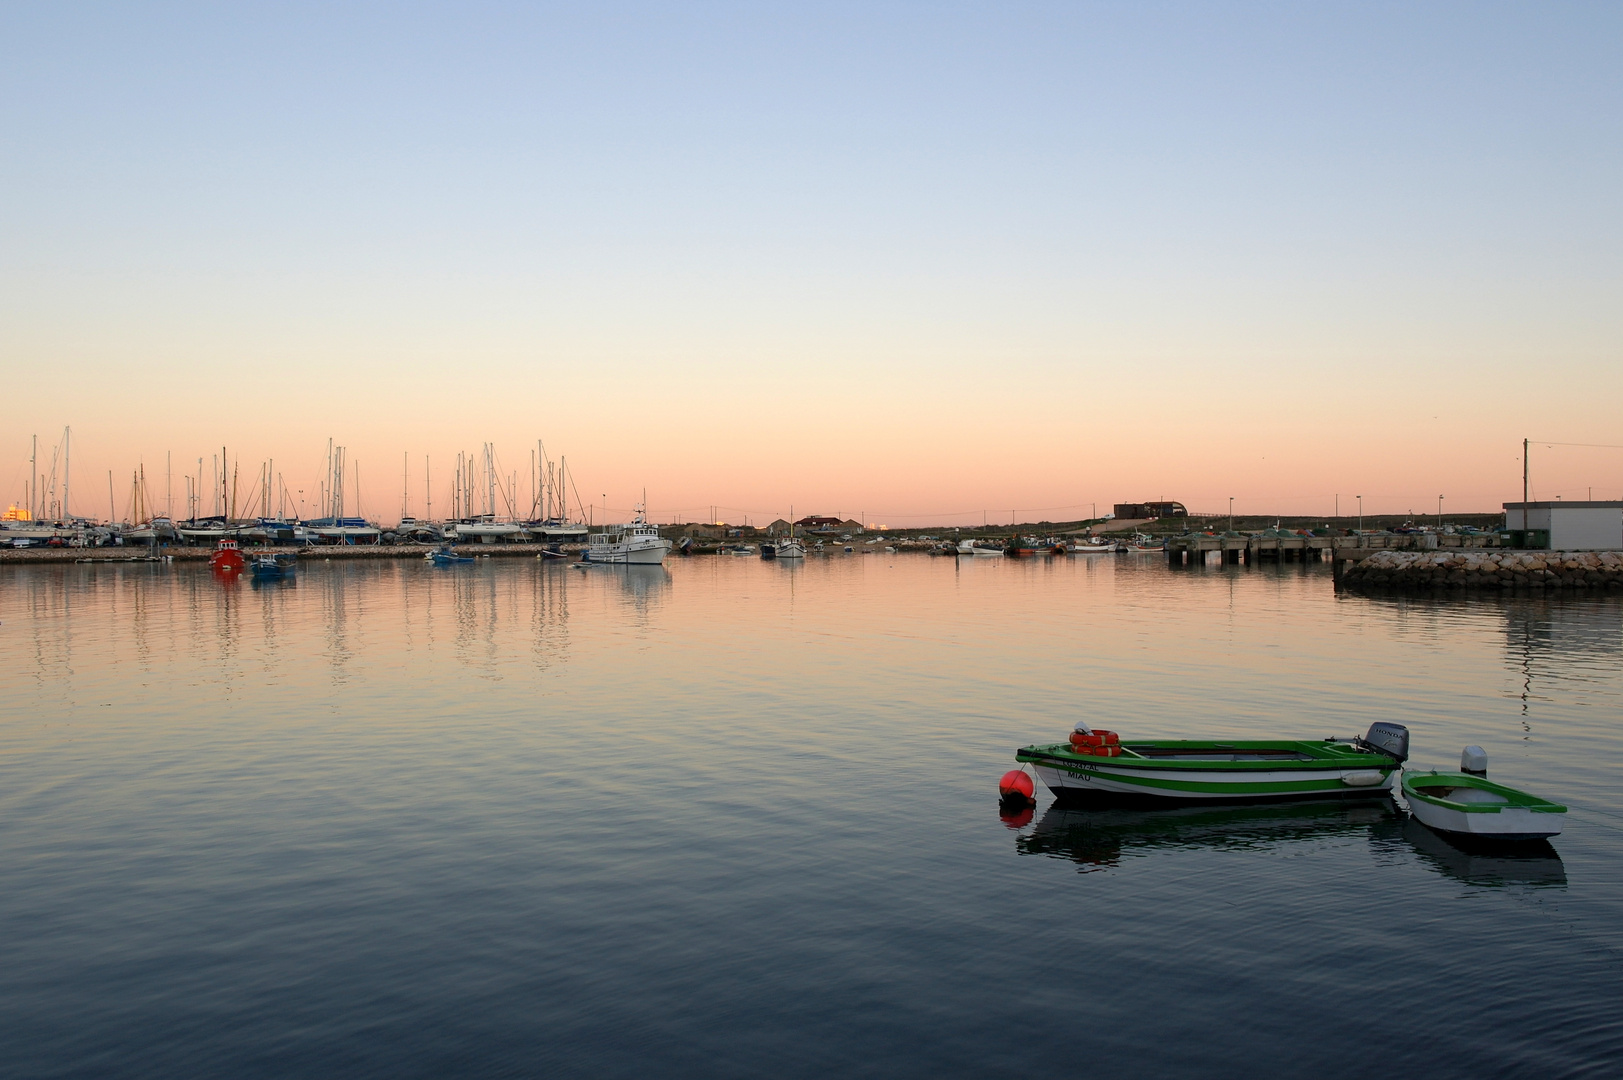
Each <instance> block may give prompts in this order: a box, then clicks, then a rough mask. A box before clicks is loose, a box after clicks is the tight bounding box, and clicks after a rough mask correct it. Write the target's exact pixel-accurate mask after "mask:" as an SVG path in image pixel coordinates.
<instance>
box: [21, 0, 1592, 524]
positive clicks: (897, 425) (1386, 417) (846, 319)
mask: <svg viewBox="0 0 1623 1080" xmlns="http://www.w3.org/2000/svg"><path fill="white" fill-rule="evenodd" d="M1620 40H1623V7H1620V6H1618V5H1616V4H1562V3H1538V4H1531V3H1529V4H1492V3H1460V4H1446V3H1436V4H1424V3H1421V4H1416V3H1401V4H1389V5H1383V4H1379V3H1355V4H1333V3H1325V4H1299V3H1282V4H1240V3H1190V4H1176V3H1160V4H1158V3H1135V4H1122V3H1087V2H1080V0H1073V2H1067V3H1055V4H1046V3H1013V4H951V3H941V2H931V3H917V4H914V3H872V2H868V3H860V4H855V3H854V4H839V3H819V4H806V5H787V4H774V5H767V4H722V3H691V4H675V3H666V4H641V3H606V4H597V5H582V4H559V5H547V4H541V3H526V4H512V5H502V4H494V5H493V4H478V3H458V4H439V5H417V4H409V3H389V4H381V3H379V4H353V3H352V4H333V3H320V4H299V3H280V4H262V5H218V4H196V5H169V4H161V3H146V4H140V5H135V4H108V5H97V4H91V3H85V4H71V5H66V4H30V3H16V2H9V0H8V2H4V3H0V393H3V399H4V402H5V405H4V416H5V417H6V422H5V423H4V424H3V425H0V485H4V486H3V487H0V501H21V500H22V499H23V498H24V493H25V487H26V484H27V478H28V474H29V472H30V466H29V455H30V452H31V446H32V437H33V436H36V435H37V436H38V437H39V440H40V443H41V444H42V446H44V447H45V448H46V450H45V455H44V456H46V457H48V456H49V449H50V448H51V447H54V446H56V445H57V444H58V443H59V442H60V440H61V438H62V431H63V429H64V428H66V427H71V429H72V432H73V435H72V468H73V473H72V492H71V509H72V510H73V511H74V512H76V513H84V514H91V515H95V516H107V515H108V513H109V510H110V509H111V510H112V512H113V513H114V516H124V515H126V514H127V513H128V512H129V505H128V504H129V490H130V477H131V475H132V472H133V470H135V469H136V468H138V467H141V466H144V467H145V469H146V473H147V476H148V480H149V484H150V485H151V486H153V487H154V488H155V489H156V490H158V491H159V492H160V493H161V491H162V481H161V480H155V479H154V478H155V477H161V476H162V474H163V472H164V461H165V455H166V454H167V455H169V456H170V458H171V459H172V460H173V462H174V465H173V467H172V469H173V473H174V475H175V476H176V479H175V480H174V482H173V488H172V490H174V491H175V492H177V494H176V496H175V498H176V509H177V511H182V510H183V507H182V506H181V503H182V497H181V496H180V495H179V494H178V493H179V492H180V491H182V490H183V483H182V481H181V480H180V479H179V476H180V475H181V474H182V473H183V472H187V471H190V472H195V471H196V462H197V459H198V458H199V457H202V458H203V459H204V461H205V464H204V469H205V471H210V470H211V469H212V465H211V464H209V459H210V457H211V456H212V455H215V454H219V453H220V452H221V448H222V447H224V448H225V453H226V456H227V457H228V459H230V460H231V461H232V462H233V463H234V464H235V465H236V467H237V469H238V473H239V475H240V476H242V477H244V478H245V479H244V481H243V482H244V484H245V485H246V484H247V483H248V481H247V480H246V478H247V477H250V476H253V477H257V476H258V475H259V472H260V470H261V468H262V467H263V465H264V463H266V462H268V461H271V460H274V462H275V469H276V471H277V472H278V473H280V474H281V476H282V477H283V483H284V484H285V485H286V487H287V489H288V490H289V491H290V492H294V491H304V492H306V495H305V496H304V497H305V498H306V499H307V505H306V507H305V509H306V510H307V512H311V513H313V512H314V510H315V508H314V505H313V504H314V502H315V492H316V491H317V490H318V484H319V483H320V479H321V474H322V472H323V470H324V468H325V462H326V455H327V446H328V441H329V440H333V441H334V442H335V443H337V444H339V445H343V446H345V447H346V448H347V454H348V460H349V461H350V462H351V464H352V465H355V466H358V468H359V470H360V479H359V490H360V492H361V499H362V510H363V512H364V513H365V514H366V515H367V516H369V517H373V518H376V519H379V520H384V521H392V520H394V518H395V517H396V516H397V515H398V514H399V513H400V511H401V508H402V501H403V498H404V503H405V507H406V509H407V510H408V511H409V512H412V513H416V514H422V513H423V512H424V511H425V509H426V505H425V499H424V487H425V481H424V476H425V469H426V475H427V476H429V477H432V486H433V500H434V512H435V514H436V516H440V515H442V514H443V513H444V512H445V510H446V509H448V504H449V497H450V485H451V472H452V463H453V462H454V461H455V459H456V455H457V454H458V453H459V452H466V453H471V454H474V455H482V450H481V448H482V446H483V445H484V444H486V443H491V444H493V445H494V447H495V452H496V454H497V456H498V458H499V459H500V461H501V469H502V472H503V475H504V477H506V478H507V481H508V482H509V483H510V482H511V481H512V477H513V476H514V475H515V474H516V475H517V477H518V479H517V486H518V488H519V492H520V496H521V499H520V501H521V502H523V503H527V502H528V501H529V494H528V492H529V482H528V481H527V479H526V477H527V476H528V474H529V460H530V459H529V453H530V450H531V449H532V448H533V447H535V446H536V440H537V439H541V440H544V443H545V447H546V450H547V453H548V455H549V456H552V457H554V458H556V457H559V456H564V457H567V459H568V463H569V467H570V470H571V473H572V474H573V476H574V478H575V495H572V497H571V503H572V506H571V509H572V510H573V509H574V508H575V505H577V503H578V504H579V505H583V506H589V507H591V508H592V509H591V510H590V513H592V514H593V515H595V517H596V520H598V521H602V520H604V519H605V518H606V517H607V518H620V517H623V516H624V514H625V512H626V511H627V510H629V508H630V507H631V506H632V505H633V504H634V503H635V502H637V501H638V500H640V499H642V498H643V497H644V492H646V498H647V502H648V506H649V510H650V512H651V514H652V515H653V516H654V517H655V519H656V520H661V521H669V520H708V519H710V517H711V515H712V513H714V514H715V516H717V517H719V518H722V519H725V520H730V521H735V522H737V521H742V520H744V519H746V518H748V519H749V520H751V521H753V522H762V521H768V520H771V519H772V518H773V517H777V516H780V515H786V514H788V513H789V512H790V509H791V507H792V508H793V511H794V513H795V514H796V515H797V516H798V515H802V514H839V515H841V516H857V515H858V514H861V515H862V516H863V517H864V519H865V520H867V521H869V522H874V523H888V524H895V525H917V524H926V523H928V524H936V523H941V524H971V523H975V522H978V521H980V520H982V519H983V516H984V519H985V520H988V521H999V520H1001V521H1009V520H1010V519H1011V517H1018V518H1019V519H1020V520H1036V519H1042V518H1046V519H1050V520H1068V519H1074V518H1080V517H1085V516H1090V515H1091V514H1092V513H1093V512H1094V510H1095V508H1097V509H1098V511H1099V512H1104V511H1105V510H1107V509H1108V508H1109V505H1110V504H1112V503H1114V502H1117V501H1129V500H1133V501H1136V500H1143V499H1158V498H1166V499H1177V500H1180V501H1182V502H1184V503H1185V504H1187V505H1188V506H1189V507H1190V508H1191V509H1193V510H1197V511H1210V512H1219V511H1226V510H1227V508H1228V505H1229V502H1228V500H1229V499H1230V498H1233V499H1234V505H1235V507H1236V511H1237V512H1238V513H1242V514H1243V513H1253V514H1268V513H1280V514H1312V515H1318V514H1324V515H1329V514H1331V513H1333V512H1334V510H1335V508H1336V507H1337V506H1339V508H1340V510H1341V512H1342V513H1343V514H1350V513H1352V512H1354V511H1353V509H1352V507H1353V506H1354V505H1355V503H1354V499H1355V497H1356V496H1358V495H1362V496H1363V507H1364V510H1365V512H1366V513H1371V514H1374V513H1405V512H1409V511H1413V512H1415V513H1426V514H1428V515H1429V514H1432V513H1434V512H1435V510H1436V506H1437V500H1438V496H1439V495H1442V496H1444V497H1445V504H1444V507H1445V512H1446V511H1449V510H1452V511H1457V512H1468V511H1492V510H1497V509H1498V508H1499V505H1500V504H1501V503H1502V502H1504V501H1506V500H1512V499H1518V498H1520V496H1521V472H1522V462H1521V452H1522V440H1523V439H1524V438H1531V439H1534V440H1541V442H1540V443H1538V444H1537V445H1535V447H1534V451H1533V454H1532V461H1531V473H1532V487H1533V493H1534V495H1535V496H1536V497H1541V498H1554V497H1556V496H1558V495H1559V496H1561V497H1563V498H1567V499H1575V498H1584V497H1586V496H1587V495H1588V494H1590V493H1591V491H1592V493H1593V497H1595V498H1603V497H1604V498H1619V497H1623V449H1617V448H1616V447H1618V446H1619V445H1623V423H1620V416H1619V402H1620V401H1623V357H1620V355H1619V354H1620V344H1623V307H1620V303H1619V299H1620V285H1623V214H1620V209H1623V207H1620V202H1623V138H1620V136H1623V130H1620V128H1623V65H1620V64H1618V63H1617V62H1616V57H1617V50H1618V46H1619V42H1620ZM1554 443H1562V444H1598V445H1596V446H1573V445H1559V446H1558V445H1551V444H1554ZM182 463H186V464H182ZM109 472H111V473H112V476H113V479H112V485H111V486H112V488H113V493H112V495H111V496H109V494H108V490H107V489H108V473H109ZM403 472H404V473H405V480H404V481H403V476H402V474H403ZM205 483H206V482H205ZM403 488H404V489H405V490H404V491H403ZM576 496H578V500H577V498H576ZM713 507H714V508H716V509H714V510H712V508H713ZM348 509H350V510H351V512H353V507H349V508H348Z"/></svg>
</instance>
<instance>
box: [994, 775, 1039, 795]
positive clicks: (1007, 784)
mask: <svg viewBox="0 0 1623 1080" xmlns="http://www.w3.org/2000/svg"><path fill="white" fill-rule="evenodd" d="M1036 791H1037V786H1036V785H1035V784H1033V783H1032V782H1031V777H1030V776H1029V775H1028V774H1027V773H1026V771H1025V770H1024V769H1010V770H1009V771H1008V772H1006V773H1004V774H1003V779H1001V780H999V781H998V782H997V793H998V797H999V798H1001V799H1007V800H1011V801H1019V802H1030V801H1031V798H1032V796H1033V795H1034V794H1036Z"/></svg>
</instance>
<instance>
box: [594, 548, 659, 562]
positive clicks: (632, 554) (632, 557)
mask: <svg viewBox="0 0 1623 1080" xmlns="http://www.w3.org/2000/svg"><path fill="white" fill-rule="evenodd" d="M665 551H666V549H665V548H663V547H645V548H636V549H634V550H631V551H609V552H598V551H588V552H586V553H585V554H583V555H582V556H581V561H582V562H594V563H605V564H609V565H613V564H619V565H621V566H658V565H659V564H661V563H663V562H664V561H665Z"/></svg>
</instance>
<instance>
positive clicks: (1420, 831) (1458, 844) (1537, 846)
mask: <svg viewBox="0 0 1623 1080" xmlns="http://www.w3.org/2000/svg"><path fill="white" fill-rule="evenodd" d="M1403 838H1404V839H1405V840H1407V841H1408V842H1409V843H1410V844H1411V845H1413V847H1414V850H1415V853H1416V854H1417V855H1418V856H1419V858H1420V864H1421V865H1422V866H1425V867H1428V868H1429V869H1432V870H1436V871H1437V872H1438V873H1440V874H1443V875H1444V876H1446V877H1451V878H1454V879H1455V880H1457V881H1463V882H1465V883H1466V884H1469V885H1487V886H1499V885H1531V886H1534V887H1535V888H1565V887H1566V884H1567V869H1566V866H1565V865H1563V864H1562V862H1561V856H1560V855H1559V854H1558V853H1557V852H1556V850H1555V848H1554V847H1553V846H1552V845H1551V844H1550V842H1549V841H1548V840H1522V841H1504V840H1481V839H1477V840H1473V839H1471V838H1469V837H1459V838H1457V839H1455V838H1450V837H1446V836H1443V835H1442V834H1441V833H1437V832H1434V831H1432V830H1431V829H1428V828H1426V826H1424V825H1422V824H1421V823H1420V822H1418V821H1416V820H1415V819H1414V818H1410V819H1409V820H1408V821H1406V822H1405V823H1404V825H1403Z"/></svg>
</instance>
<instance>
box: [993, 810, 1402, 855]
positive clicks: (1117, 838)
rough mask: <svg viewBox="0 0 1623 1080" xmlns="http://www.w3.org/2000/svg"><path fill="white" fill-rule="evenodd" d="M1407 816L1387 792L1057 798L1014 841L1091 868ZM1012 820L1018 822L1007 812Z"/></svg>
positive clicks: (1362, 829)
mask: <svg viewBox="0 0 1623 1080" xmlns="http://www.w3.org/2000/svg"><path fill="white" fill-rule="evenodd" d="M1401 820H1402V819H1401V817H1400V815H1399V814H1398V812H1397V809H1396V807H1394V806H1393V805H1392V803H1391V801H1390V800H1387V799H1382V800H1380V801H1378V802H1377V801H1369V800H1365V801H1361V802H1307V803H1267V804H1260V805H1251V806H1200V807H1171V808H1168V809H1165V810H1136V809H1125V808H1123V809H1088V810H1082V809H1065V808H1063V807H1061V806H1060V805H1059V804H1058V803H1055V804H1053V805H1051V806H1049V808H1048V810H1047V811H1046V812H1045V813H1044V814H1043V816H1042V818H1041V820H1039V821H1038V822H1037V826H1036V828H1034V829H1032V831H1031V832H1030V833H1027V834H1025V835H1023V836H1021V837H1019V839H1017V840H1016V841H1015V846H1016V848H1017V850H1018V851H1019V852H1020V854H1022V855H1045V856H1047V857H1048V858H1051V859H1070V860H1071V861H1072V862H1075V863H1076V864H1078V865H1079V866H1081V867H1082V870H1083V872H1087V871H1089V870H1102V869H1105V868H1107V867H1111V866H1115V865H1116V864H1118V863H1120V862H1121V861H1122V860H1123V859H1127V858H1133V857H1137V856H1144V855H1149V854H1151V853H1153V852H1155V851H1156V850H1160V849H1174V848H1230V849H1236V850H1244V849H1256V848H1264V847H1272V846H1276V845H1279V844H1286V843H1291V842H1295V841H1303V840H1322V839H1324V838H1326V837H1331V836H1346V835H1353V834H1358V833H1366V834H1367V833H1370V832H1371V831H1372V830H1375V829H1381V828H1384V829H1385V830H1387V831H1396V829H1397V828H1398V826H1399V825H1400V823H1401ZM1005 824H1013V823H1012V822H1010V821H1009V820H1008V819H1007V818H1005Z"/></svg>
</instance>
